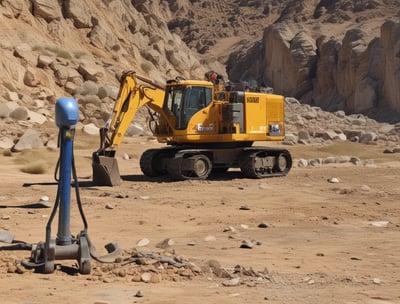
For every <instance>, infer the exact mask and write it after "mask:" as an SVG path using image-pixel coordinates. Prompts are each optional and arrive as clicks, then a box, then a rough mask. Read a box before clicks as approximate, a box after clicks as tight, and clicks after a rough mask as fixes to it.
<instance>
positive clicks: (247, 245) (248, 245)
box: [240, 240, 254, 249]
mask: <svg viewBox="0 0 400 304" xmlns="http://www.w3.org/2000/svg"><path fill="white" fill-rule="evenodd" d="M253 247H254V242H253V241H252V240H243V241H242V244H241V245H240V248H245V249H253Z"/></svg>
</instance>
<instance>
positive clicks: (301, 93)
mask: <svg viewBox="0 0 400 304" xmlns="http://www.w3.org/2000/svg"><path fill="white" fill-rule="evenodd" d="M398 7H399V1H398V0H366V1H347V0H335V1H324V0H321V1H314V0H300V1H297V0H296V1H294V0H271V1H267V0H253V1H242V0H233V1H228V0H220V1H207V0H205V1H199V0H190V1H189V0H170V1H155V0H146V1H145V0H135V1H129V0H90V1H80V0H63V1H61V0H58V1H56V0H0V51H1V55H2V56H1V57H0V66H1V74H0V117H1V119H0V126H1V134H0V135H1V138H6V139H7V142H13V141H15V137H16V136H18V135H20V134H21V129H23V128H29V127H31V126H32V124H46V122H52V116H53V111H54V101H55V100H56V98H58V97H61V96H66V95H67V96H73V97H75V98H76V99H77V100H78V102H79V107H80V108H79V109H80V123H83V124H90V123H93V124H95V125H96V126H101V125H102V124H103V123H104V121H105V120H106V119H107V118H108V116H109V114H110V112H111V107H112V105H113V102H114V100H115V98H116V94H117V91H118V78H119V76H120V75H121V73H122V72H123V71H124V70H135V71H137V72H139V73H141V74H144V75H146V76H149V77H150V78H152V79H154V80H156V81H160V82H164V81H165V80H166V79H169V78H174V77H176V76H183V77H185V78H203V75H204V73H205V72H206V71H208V70H210V69H212V70H215V71H217V72H219V73H221V74H224V76H225V77H226V78H229V79H230V80H231V81H233V82H237V81H247V82H249V83H252V84H253V83H256V84H258V85H263V86H270V87H272V88H273V89H274V91H275V92H277V93H280V94H284V95H286V96H293V97H296V98H297V99H299V100H301V101H302V102H304V103H308V104H310V105H313V106H319V107H321V108H323V109H327V110H331V111H335V110H344V111H345V112H346V113H347V114H351V113H364V114H368V115H371V116H372V117H376V118H380V119H383V120H386V121H388V122H397V121H399V120H400V118H399V117H400V116H399V115H398V114H396V111H397V112H398V111H400V99H399V97H400V96H399V95H400V91H399V90H400V88H399V85H398V84H399V78H400V75H399V73H400V72H399V67H400V62H399V61H400V56H399V53H400V44H399V41H400V39H399V33H400V30H399V29H400V21H399V8H398Z"/></svg>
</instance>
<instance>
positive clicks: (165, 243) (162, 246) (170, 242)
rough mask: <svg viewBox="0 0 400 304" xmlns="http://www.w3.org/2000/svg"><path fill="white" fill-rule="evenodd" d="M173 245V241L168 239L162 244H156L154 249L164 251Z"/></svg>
mask: <svg viewBox="0 0 400 304" xmlns="http://www.w3.org/2000/svg"><path fill="white" fill-rule="evenodd" d="M173 245H175V241H174V240H172V239H169V238H168V239H165V240H163V241H162V242H160V243H158V244H157V245H156V248H160V249H165V248H168V247H171V246H173Z"/></svg>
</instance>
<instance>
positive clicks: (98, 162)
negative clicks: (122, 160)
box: [92, 153, 122, 186]
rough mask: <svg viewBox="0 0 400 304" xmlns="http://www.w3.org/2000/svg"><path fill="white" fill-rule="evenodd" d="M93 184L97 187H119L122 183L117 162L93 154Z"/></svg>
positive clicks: (111, 158) (108, 157)
mask: <svg viewBox="0 0 400 304" xmlns="http://www.w3.org/2000/svg"><path fill="white" fill-rule="evenodd" d="M92 170H93V183H94V184H95V185H97V186H118V185H120V184H121V183H122V179H121V176H120V174H119V168H118V163H117V160H116V159H115V158H114V157H110V156H102V155H98V154H97V153H93V156H92Z"/></svg>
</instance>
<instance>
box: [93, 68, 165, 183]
mask: <svg viewBox="0 0 400 304" xmlns="http://www.w3.org/2000/svg"><path fill="white" fill-rule="evenodd" d="M138 80H141V81H142V82H144V83H146V84H145V85H142V84H140V85H139V84H138ZM120 82H121V84H120V90H119V93H118V98H117V100H116V102H115V104H114V108H113V112H112V114H111V116H110V118H109V120H108V121H107V123H106V125H105V126H104V127H103V128H101V129H100V147H99V149H98V150H97V151H95V152H94V153H93V155H92V169H93V182H94V183H95V184H96V185H106V186H114V185H118V184H120V183H121V182H122V181H121V177H120V174H119V168H118V163H117V161H116V159H115V153H116V150H117V149H118V147H119V145H120V144H121V142H122V140H123V138H124V136H125V133H126V131H127V129H128V127H129V125H130V124H131V122H132V119H133V118H134V117H135V114H136V112H137V111H138V110H139V109H140V108H141V107H142V106H144V105H148V106H149V107H150V108H151V109H153V110H155V111H156V112H158V113H159V114H161V115H163V113H162V105H163V102H164V95H165V90H164V88H163V87H161V86H160V85H158V84H156V83H155V82H153V81H152V80H150V79H148V78H146V77H143V76H140V75H137V74H136V73H135V72H133V71H129V72H126V73H124V75H123V76H122V77H121V81H120Z"/></svg>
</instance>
